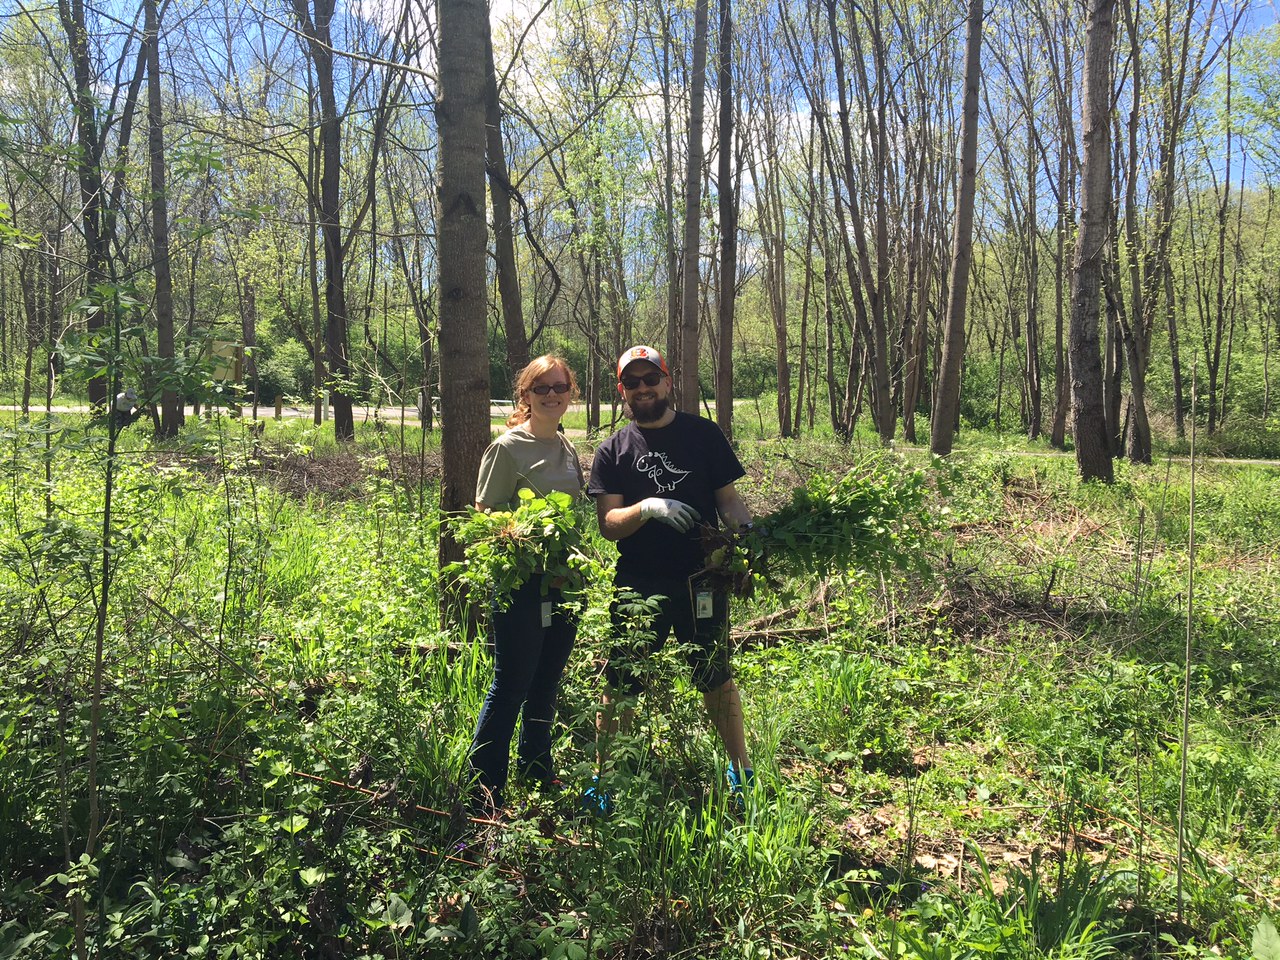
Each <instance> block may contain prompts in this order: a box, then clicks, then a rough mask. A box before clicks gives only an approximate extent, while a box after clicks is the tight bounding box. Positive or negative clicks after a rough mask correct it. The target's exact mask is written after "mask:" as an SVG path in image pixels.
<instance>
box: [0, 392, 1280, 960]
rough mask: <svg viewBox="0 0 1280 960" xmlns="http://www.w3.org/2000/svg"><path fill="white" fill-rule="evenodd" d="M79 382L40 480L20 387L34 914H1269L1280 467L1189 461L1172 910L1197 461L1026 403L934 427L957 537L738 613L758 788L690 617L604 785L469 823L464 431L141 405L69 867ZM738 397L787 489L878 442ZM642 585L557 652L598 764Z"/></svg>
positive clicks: (8, 428) (542, 928)
mask: <svg viewBox="0 0 1280 960" xmlns="http://www.w3.org/2000/svg"><path fill="white" fill-rule="evenodd" d="M745 419H746V418H745V417H744V418H743V420H744V421H745ZM58 424H59V429H58V432H56V433H54V434H52V435H50V436H49V438H48V439H49V443H50V447H51V454H50V459H49V460H48V467H49V470H50V472H51V475H52V485H51V486H50V487H49V488H47V489H46V488H45V487H44V486H43V485H42V477H43V475H44V471H45V459H46V458H45V440H46V437H45V435H44V434H43V433H41V432H40V431H39V429H38V428H35V427H23V426H21V425H19V424H18V423H17V421H16V420H12V421H10V420H6V421H5V424H4V425H3V426H2V427H0V432H2V435H3V440H2V442H0V447H2V449H0V462H2V463H3V470H0V480H2V484H3V486H2V488H0V513H2V514H3V517H4V520H3V522H0V637H4V638H12V639H6V640H0V644H4V646H3V648H2V649H4V651H5V662H6V669H7V675H6V684H5V685H4V687H3V691H2V692H0V955H6V954H11V953H14V952H15V951H18V952H17V953H16V955H18V956H55V957H56V956H69V955H70V952H71V948H72V940H73V937H72V930H73V924H72V923H71V918H70V907H69V903H71V902H72V901H71V900H69V899H68V894H70V893H73V892H75V891H82V892H83V894H84V895H85V897H86V899H87V901H88V903H89V904H90V910H89V911H88V919H87V928H86V929H87V936H88V937H89V939H90V940H91V941H92V942H93V943H94V944H96V945H97V949H98V950H99V951H100V952H101V954H102V955H104V956H138V957H142V956H157V955H172V954H181V953H188V954H189V955H193V956H231V955H232V949H233V948H234V950H235V954H234V955H236V956H263V957H266V956H285V955H301V954H303V953H306V952H308V951H315V950H323V949H327V948H326V946H325V945H326V944H331V943H332V944H337V943H339V942H341V943H342V944H343V946H342V950H344V951H346V952H355V951H357V950H358V951H363V952H364V953H365V954H367V955H371V956H372V955H381V956H387V957H391V956H405V957H410V956H411V957H434V956H455V955H485V956H495V957H501V956H511V957H523V956H529V957H534V956H561V957H586V956H591V957H602V958H613V957H623V956H654V955H663V954H669V955H685V956H698V957H747V956H751V957H764V956H774V957H813V958H818V957H831V956H843V955H858V956H863V957H886V956H894V957H898V956H902V957H944V956H945V957H958V956H978V955H996V956H1000V957H1027V958H1033V957H1103V956H1110V955H1118V954H1139V955H1153V954H1157V953H1162V954H1165V955H1169V956H1174V955H1177V956H1192V955H1200V954H1201V953H1203V954H1204V955H1205V956H1209V955H1226V956H1235V957H1241V958H1244V957H1248V956H1249V955H1250V949H1251V948H1250V944H1251V942H1252V936H1253V931H1254V929H1255V925H1256V924H1257V922H1258V921H1259V919H1260V918H1262V917H1263V916H1266V915H1270V916H1272V917H1274V916H1276V904H1277V901H1280V881H1277V879H1276V878H1277V877H1278V876H1280V855H1278V854H1277V853H1276V849H1277V843H1276V837H1277V836H1278V835H1280V834H1278V833H1277V831H1278V830H1280V813H1278V811H1280V735H1277V732H1276V731H1277V723H1276V720H1277V718H1278V717H1280V668H1278V667H1277V664H1278V663H1280V657H1277V653H1278V652H1280V651H1278V649H1277V647H1278V646H1280V615H1278V614H1277V611H1276V606H1275V597H1276V596H1278V595H1280V474H1278V473H1277V471H1275V470H1274V469H1271V468H1266V467H1259V466H1250V467H1241V466H1233V465H1227V464H1212V465H1210V464H1201V465H1200V467H1199V472H1198V476H1197V520H1196V529H1197V540H1198V544H1199V548H1198V554H1197V564H1196V587H1195V598H1196V600H1195V607H1194V616H1193V628H1194V634H1193V655H1192V670H1191V686H1190V703H1191V716H1190V732H1191V737H1190V741H1189V743H1190V746H1189V749H1188V751H1187V761H1188V774H1189V775H1188V779H1187V785H1186V786H1187V790H1186V793H1187V798H1188V804H1187V812H1188V816H1187V839H1188V850H1189V852H1188V854H1187V855H1186V857H1185V862H1184V866H1185V869H1184V877H1183V901H1182V904H1181V908H1182V909H1181V913H1182V916H1181V920H1180V921H1179V920H1178V919H1177V916H1176V915H1177V913H1178V907H1179V904H1178V903H1177V902H1176V900H1175V891H1176V887H1177V881H1176V849H1177V844H1176V836H1177V835H1176V829H1177V809H1178V797H1179V792H1180V768H1181V763H1182V748H1181V738H1180V727H1181V715H1180V710H1181V703H1182V695H1183V689H1182V678H1183V647H1184V643H1185V636H1186V634H1185V606H1184V604H1185V597H1186V588H1187V573H1188V551H1187V543H1186V534H1187V519H1186V512H1187V507H1188V502H1189V472H1188V470H1189V467H1188V465H1187V464H1184V463H1179V462H1173V463H1157V464H1155V465H1153V466H1152V467H1142V468H1138V467H1128V466H1122V467H1121V468H1120V469H1119V470H1118V478H1117V482H1116V483H1115V484H1114V485H1112V486H1110V487H1100V486H1096V485H1086V484H1081V483H1079V482H1078V481H1077V480H1076V479H1075V477H1074V466H1073V463H1072V462H1071V460H1070V459H1069V458H1049V457H1022V456H1018V455H1014V454H1008V453H1003V452H998V451H1001V450H1003V449H1004V447H1003V442H1004V440H1003V438H999V439H998V440H995V441H993V442H992V443H991V446H990V448H989V449H985V450H984V449H979V448H978V445H971V444H970V443H969V442H968V441H969V440H970V439H973V434H972V433H970V434H968V435H967V436H966V438H965V446H964V447H963V448H962V449H961V451H960V452H958V453H957V455H956V456H955V457H953V458H952V459H951V461H950V462H949V463H948V464H947V465H946V466H943V467H935V466H928V465H927V464H928V460H927V458H926V457H924V456H922V455H921V454H920V453H919V452H909V453H908V455H909V457H910V458H911V459H913V460H915V461H917V462H919V463H922V464H926V467H925V468H926V469H927V470H929V471H930V478H931V484H932V485H933V488H934V491H935V492H934V494H933V500H932V507H933V509H934V510H935V512H936V515H937V518H938V528H937V531H936V532H935V534H934V536H933V538H932V540H931V542H930V544H929V546H928V548H927V551H928V555H927V557H926V559H927V567H928V569H929V570H930V571H931V572H930V573H929V574H928V575H916V574H912V575H910V576H907V575H898V576H894V577H886V578H881V577H880V576H878V575H870V574H867V573H863V572H859V571H850V572H848V573H847V574H844V575H840V576H836V577H833V578H832V579H831V580H830V582H829V583H827V585H826V587H825V589H824V590H821V591H819V590H818V589H817V585H815V584H812V583H807V582H794V583H790V584H787V585H786V586H787V588H788V593H787V595H786V596H778V595H772V594H768V593H763V594H761V595H760V596H757V597H756V598H755V599H754V600H752V601H751V602H750V603H747V604H742V605H740V606H739V607H738V608H737V610H736V612H735V617H734V619H735V622H736V623H737V624H738V625H739V626H742V625H745V624H747V623H749V622H750V621H751V620H753V619H756V618H760V617H763V616H765V615H767V614H776V613H779V612H780V611H787V613H786V615H785V616H784V617H783V618H781V619H780V620H778V621H776V622H774V623H773V624H772V625H771V627H764V628H761V629H759V630H758V631H755V632H753V633H752V634H751V635H750V636H743V637H742V638H741V639H742V644H741V647H740V649H739V650H738V651H737V653H736V655H735V663H736V667H737V673H738V678H739V683H740V685H741V687H742V689H743V693H744V700H745V705H746V711H747V729H748V736H749V740H750V745H751V750H752V755H753V759H754V762H755V765H756V769H757V772H758V776H759V781H760V789H759V790H758V791H757V792H756V794H755V795H754V796H753V798H752V802H751V804H750V807H749V809H748V811H747V813H746V815H745V816H742V817H739V816H736V815H735V814H734V813H733V812H732V810H731V809H729V805H728V803H727V797H726V795H725V791H724V790H723V789H722V787H721V784H722V783H723V760H722V757H721V753H720V750H719V747H718V744H717V742H716V740H715V737H714V735H713V734H712V733H711V732H710V731H709V729H708V727H707V724H706V722H705V719H704V717H703V714H702V709H701V704H700V698H699V697H698V696H697V694H696V692H695V691H694V690H693V689H692V688H691V686H690V684H689V681H688V679H687V677H686V675H685V671H684V668H683V667H682V665H681V660H680V659H679V658H678V657H675V656H671V657H666V658H663V659H661V660H660V662H659V663H658V664H657V666H656V672H655V676H654V681H653V684H652V687H651V692H650V693H649V694H648V695H647V696H646V698H645V699H644V701H643V702H642V709H641V712H640V715H639V721H638V724H637V728H636V730H635V732H634V735H633V736H632V737H631V738H630V739H629V740H627V741H626V742H624V743H622V744H620V745H618V749H617V751H616V753H617V754H618V755H620V756H625V757H628V758H630V760H629V762H628V763H626V764H623V765H621V766H620V767H619V769H618V770H617V771H616V772H615V773H613V774H612V775H611V779H610V783H609V786H610V789H611V792H612V793H613V794H614V797H615V803H616V810H617V813H616V815H615V816H614V817H613V818H612V819H611V820H608V821H598V820H594V819H590V818H586V819H584V818H581V817H579V816H578V814H577V810H576V802H575V799H574V798H573V797H572V796H570V797H569V798H567V799H564V800H559V801H557V800H556V799H554V798H549V797H544V796H541V795H539V794H537V793H536V792H533V791H529V790H526V789H525V788H524V787H522V786H519V785H513V787H512V791H511V793H512V796H511V800H512V802H513V804H514V806H515V809H516V811H517V813H516V816H515V817H514V818H513V819H512V820H511V821H509V822H508V823H507V824H506V825H504V826H503V827H501V828H486V829H481V830H479V831H475V832H465V833H464V832H460V831H459V829H458V825H459V824H458V820H457V818H456V817H454V818H452V819H451V817H450V816H449V814H450V812H451V811H454V810H455V808H456V801H457V798H458V796H459V790H460V788H461V787H462V785H463V783H462V775H463V771H464V770H465V768H466V750H467V748H468V743H469V739H470V734H471V728H472V724H473V723H474V720H475V716H476V713H477V711H478V709H479V705H480V701H481V698H482V697H483V694H484V690H485V687H486V685H487V683H488V680H489V677H490V671H491V663H490V661H489V656H488V653H487V651H486V650H485V648H484V645H483V644H482V643H478V642H476V641H475V640H473V639H470V638H469V637H468V636H466V635H465V633H464V632H463V631H462V630H461V629H460V628H459V626H458V625H455V624H449V623H444V624H442V623H441V622H440V620H439V617H438V613H437V610H436V586H435V584H436V562H435V542H434V533H433V530H432V526H431V522H430V521H431V514H432V512H433V510H434V502H435V497H436V492H435V490H434V489H433V488H432V487H430V486H429V485H428V486H427V487H425V488H424V489H423V490H421V491H417V490H409V489H407V488H406V484H405V480H404V476H403V475H402V474H400V473H398V472H397V469H398V467H397V464H400V463H401V462H402V460H405V459H407V460H412V459H413V458H415V457H419V456H426V455H428V454H431V453H434V452H435V448H434V446H432V445H433V444H434V443H435V442H436V437H435V436H434V435H428V436H427V437H425V438H424V437H423V435H422V433H421V432H420V431H417V430H416V429H411V430H407V431H406V432H405V433H404V434H403V435H402V434H401V433H400V432H399V431H398V430H397V429H394V428H391V429H385V430H381V431H380V430H378V429H377V428H376V427H375V426H373V425H359V426H358V428H357V443H356V444H355V448H354V451H348V450H347V449H346V448H345V447H344V448H339V447H338V445H336V444H334V442H333V440H332V428H331V426H328V425H327V426H324V427H321V428H315V427H313V426H311V425H310V424H309V423H307V422H305V421H297V420H291V421H285V422H282V423H274V422H270V421H269V422H268V423H267V426H266V428H265V434H264V436H263V438H262V442H261V446H256V445H255V444H254V443H253V442H252V438H251V437H250V436H249V434H248V432H247V431H246V430H245V428H244V426H243V425H242V424H239V423H237V422H235V421H233V420H231V419H228V418H224V419H221V420H214V421H211V422H201V423H191V424H189V425H188V427H187V429H186V430H185V431H184V433H183V436H182V437H181V438H180V440H179V441H178V442H176V443H173V444H169V445H166V446H165V447H164V448H162V449H154V448H153V447H152V446H151V444H150V443H149V441H148V439H147V437H146V434H145V433H144V432H143V431H141V430H138V429H137V428H134V429H132V430H130V431H126V432H125V433H124V434H123V435H122V437H121V453H120V456H119V458H118V461H117V464H116V477H115V491H114V505H113V506H114V511H115V523H116V525H117V530H118V539H117V540H116V541H115V543H114V550H115V553H114V559H115V563H116V571H115V575H114V581H113V586H112V605H111V613H110V619H109V622H108V626H107V631H106V643H105V654H106V656H105V666H106V671H105V684H104V688H103V690H104V706H105V709H104V711H103V715H102V736H101V738H100V741H99V752H100V760H99V763H100V772H99V780H100V783H101V784H102V802H103V809H104V812H105V818H104V821H103V822H104V824H105V833H104V835H103V844H102V845H101V848H100V850H99V851H98V853H97V854H96V855H95V857H94V858H93V860H92V862H91V863H90V864H88V865H87V866H76V865H75V861H76V860H77V858H78V855H79V854H78V851H79V850H80V849H82V848H83V842H84V835H85V827H86V824H87V816H88V812H87V804H86V796H87V794H86V790H87V786H86V779H85V778H86V773H87V766H86V763H87V750H88V730H89V713H88V707H87V704H88V702H89V690H90V685H89V678H90V676H91V673H92V671H91V666H92V662H93V611H94V598H95V596H96V592H95V591H96V590H97V589H98V587H99V583H98V563H99V562H100V552H99V551H100V545H99V537H100V526H101V501H102V488H103V476H104V469H105V466H106V463H105V444H104V442H103V438H102V434H101V431H92V430H90V431H86V428H85V422H84V418H82V417H66V418H61V419H60V420H59V421H58ZM424 439H425V442H426V444H427V446H426V447H425V448H424V447H422V446H421V444H422V443H423V441H424ZM743 439H744V440H746V441H747V442H744V443H743V445H742V448H741V449H742V450H743V457H744V461H745V462H746V463H747V466H748V468H749V471H750V474H751V476H750V478H749V479H748V480H746V481H744V492H746V493H747V494H748V497H749V499H751V500H752V502H753V503H756V504H757V505H758V506H760V507H766V506H767V505H768V504H770V503H777V502H779V501H780V500H782V499H783V498H785V496H786V494H787V492H788V491H789V489H790V488H791V487H792V486H794V485H795V484H796V483H797V482H799V481H800V480H802V479H803V478H804V477H805V476H807V475H808V474H809V473H811V472H813V471H814V470H817V469H827V470H832V471H839V470H840V469H841V468H842V467H843V466H845V465H848V464H849V463H851V462H853V461H854V460H856V459H857V458H858V457H859V456H861V455H864V454H865V453H870V452H871V451H872V450H873V448H874V447H875V441H874V438H872V437H869V436H868V435H866V434H865V433H864V432H863V431H862V430H861V429H860V431H859V433H858V435H857V436H856V437H855V439H854V441H853V443H852V444H850V445H849V446H845V445H842V444H837V443H834V442H832V441H830V440H823V439H821V438H819V439H813V438H808V439H804V440H797V441H780V440H776V439H774V440H768V441H764V442H753V441H751V439H750V435H749V433H746V431H745V430H744V437H743ZM291 465H292V466H291ZM290 469H297V470H300V471H306V472H307V474H306V475H307V476H308V477H310V476H312V472H314V473H316V474H317V475H318V474H319V473H324V472H325V471H329V472H330V473H331V474H334V475H337V476H340V477H341V478H343V479H344V482H343V483H342V484H336V483H335V484H330V485H316V486H311V487H305V486H303V485H301V484H299V483H294V482H292V481H291V480H290V478H291V477H293V476H295V475H294V474H290V473H289V472H288V471H289V470H290ZM349 478H354V479H351V482H346V480H347V479H349ZM46 494H47V495H48V499H46ZM591 548H592V549H594V550H595V551H596V552H597V553H598V554H599V555H600V556H601V557H602V558H603V559H606V560H607V559H608V558H609V556H610V555H611V550H612V547H610V546H608V545H606V544H604V543H603V542H601V541H599V540H598V538H595V537H594V536H593V539H592V541H591ZM815 597H821V598H822V599H821V602H818V601H817V600H815ZM608 602H609V590H608V585H607V582H604V581H602V582H599V583H597V584H594V585H593V589H592V590H591V591H590V592H589V594H588V597H587V601H586V609H585V612H584V621H583V627H582V630H581V633H580V639H579V645H578V649H577V651H576V653H575V656H574V658H573V660H572V661H571V664H570V668H569V672H568V674H567V676H566V682H565V686H564V690H563V695H562V708H561V719H562V721H563V723H562V727H561V730H560V736H559V742H558V754H557V756H558V760H559V763H560V765H561V768H562V772H563V775H564V776H565V777H566V779H568V780H569V781H570V782H572V783H575V784H582V783H585V782H586V780H587V779H588V778H589V776H590V774H591V773H592V771H593V769H594V719H595V708H596V702H597V698H598V695H599V691H600V683H601V680H600V676H599V669H600V663H601V658H602V657H603V656H604V651H605V650H606V649H607V648H608V645H609V643H610V638H609V636H608V615H607V607H608ZM781 627H785V628H787V630H788V631H789V632H785V633H784V632H781V631H780V630H779V629H778V628H781ZM771 629H772V631H773V632H772V633H771ZM419 808H423V809H419ZM68 850H69V851H70V854H71V855H70V858H68V857H67V856H66V851H68ZM1162 935H1167V936H1168V937H1170V938H1172V940H1169V939H1162ZM205 938H207V940H206V939H205ZM23 943H25V944H26V946H25V947H22V948H21V950H19V947H18V945H19V944H23ZM335 949H337V948H336V947H335ZM23 951H25V952H23Z"/></svg>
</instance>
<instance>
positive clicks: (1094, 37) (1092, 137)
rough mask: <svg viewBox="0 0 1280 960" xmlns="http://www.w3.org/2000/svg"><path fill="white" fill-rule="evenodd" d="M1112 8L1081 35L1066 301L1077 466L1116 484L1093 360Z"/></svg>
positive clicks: (1105, 187) (1103, 2)
mask: <svg viewBox="0 0 1280 960" xmlns="http://www.w3.org/2000/svg"><path fill="white" fill-rule="evenodd" d="M1114 7H1115V0H1089V18H1088V24H1087V27H1086V32H1085V63H1084V103H1083V108H1082V112H1083V118H1082V125H1083V131H1084V161H1083V164H1082V169H1081V178H1082V181H1083V187H1082V189H1081V194H1080V228H1079V233H1078V236H1077V239H1076V249H1075V256H1074V258H1073V265H1072V273H1073V282H1072V295H1071V337H1070V343H1071V413H1072V427H1073V433H1074V436H1075V447H1076V463H1077V464H1078V466H1079V469H1080V476H1081V478H1082V479H1085V480H1102V481H1104V482H1106V483H1110V482H1111V480H1112V479H1113V473H1112V463H1111V453H1110V447H1109V444H1108V442H1107V425H1106V417H1105V414H1104V411H1103V408H1102V400H1103V396H1102V363H1101V358H1100V357H1099V354H1098V309H1099V299H1100V297H1099V293H1100V287H1101V280H1102V268H1103V261H1104V259H1105V258H1106V256H1107V246H1108V243H1107V237H1108V231H1109V229H1110V225H1109V223H1108V219H1107V211H1108V207H1109V203H1108V197H1109V196H1110V191H1111V169H1110V167H1111V163H1110V160H1111V149H1110V144H1109V142H1108V141H1109V139H1110V132H1111V124H1110V116H1109V114H1110V108H1111V43H1112V38H1113V35H1114V29H1115V24H1114V19H1113V16H1114Z"/></svg>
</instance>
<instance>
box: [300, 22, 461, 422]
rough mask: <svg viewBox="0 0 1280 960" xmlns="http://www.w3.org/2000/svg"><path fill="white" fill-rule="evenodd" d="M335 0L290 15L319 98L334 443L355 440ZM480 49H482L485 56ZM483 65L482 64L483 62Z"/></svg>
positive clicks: (327, 355)
mask: <svg viewBox="0 0 1280 960" xmlns="http://www.w3.org/2000/svg"><path fill="white" fill-rule="evenodd" d="M334 2H335V0H314V6H315V18H314V20H313V19H312V16H311V12H310V11H309V10H308V9H307V0H293V8H294V12H295V13H296V14H297V17H298V22H299V23H300V24H301V26H302V32H303V35H304V36H305V37H306V39H307V47H308V50H309V52H310V56H311V60H312V63H314V64H315V69H316V92H317V93H318V94H319V96H320V163H321V168H320V204H319V215H320V235H321V238H322V239H323V242H324V299H325V335H324V344H325V358H326V360H327V361H328V368H329V371H328V386H329V395H330V400H331V402H332V405H333V433H334V437H335V438H336V439H338V440H354V439H355V435H356V428H355V417H354V412H353V410H352V408H351V394H350V389H351V388H350V378H351V365H350V363H349V362H348V360H347V292H346V275H345V266H344V263H343V259H344V258H343V247H342V222H341V214H342V206H341V194H340V190H341V178H342V116H341V115H340V114H339V113H338V100H337V95H336V93H335V90H334V73H333V64H334V56H333V40H332V38H331V36H330V30H329V25H330V21H331V20H332V19H333V12H334ZM483 55H484V51H483V49H481V50H480V56H481V57H483ZM482 62H483V61H482Z"/></svg>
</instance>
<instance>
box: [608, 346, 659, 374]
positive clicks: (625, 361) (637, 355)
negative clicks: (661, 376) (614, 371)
mask: <svg viewBox="0 0 1280 960" xmlns="http://www.w3.org/2000/svg"><path fill="white" fill-rule="evenodd" d="M637 360H647V361H649V363H652V364H653V365H654V366H655V367H657V368H658V369H659V370H661V371H662V372H663V373H665V374H666V375H667V376H671V371H670V370H668V369H667V361H666V360H663V359H662V354H661V353H659V352H658V351H657V350H655V349H654V348H653V347H646V346H645V345H644V344H637V345H636V346H634V347H632V348H630V349H629V350H624V351H623V352H622V356H620V357H619V358H618V376H619V377H621V376H622V371H623V370H625V369H627V367H628V366H629V365H630V364H632V363H635V361H637Z"/></svg>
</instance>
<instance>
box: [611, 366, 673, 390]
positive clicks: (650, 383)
mask: <svg viewBox="0 0 1280 960" xmlns="http://www.w3.org/2000/svg"><path fill="white" fill-rule="evenodd" d="M618 382H619V383H620V384H622V388H623V389H624V390H634V389H635V388H636V387H638V386H640V384H642V383H643V384H644V385H645V386H646V387H656V386H657V385H658V384H660V383H661V382H662V374H660V373H659V372H658V371H657V370H651V371H650V372H649V373H646V374H645V375H644V376H643V377H620V378H619V379H618Z"/></svg>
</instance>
